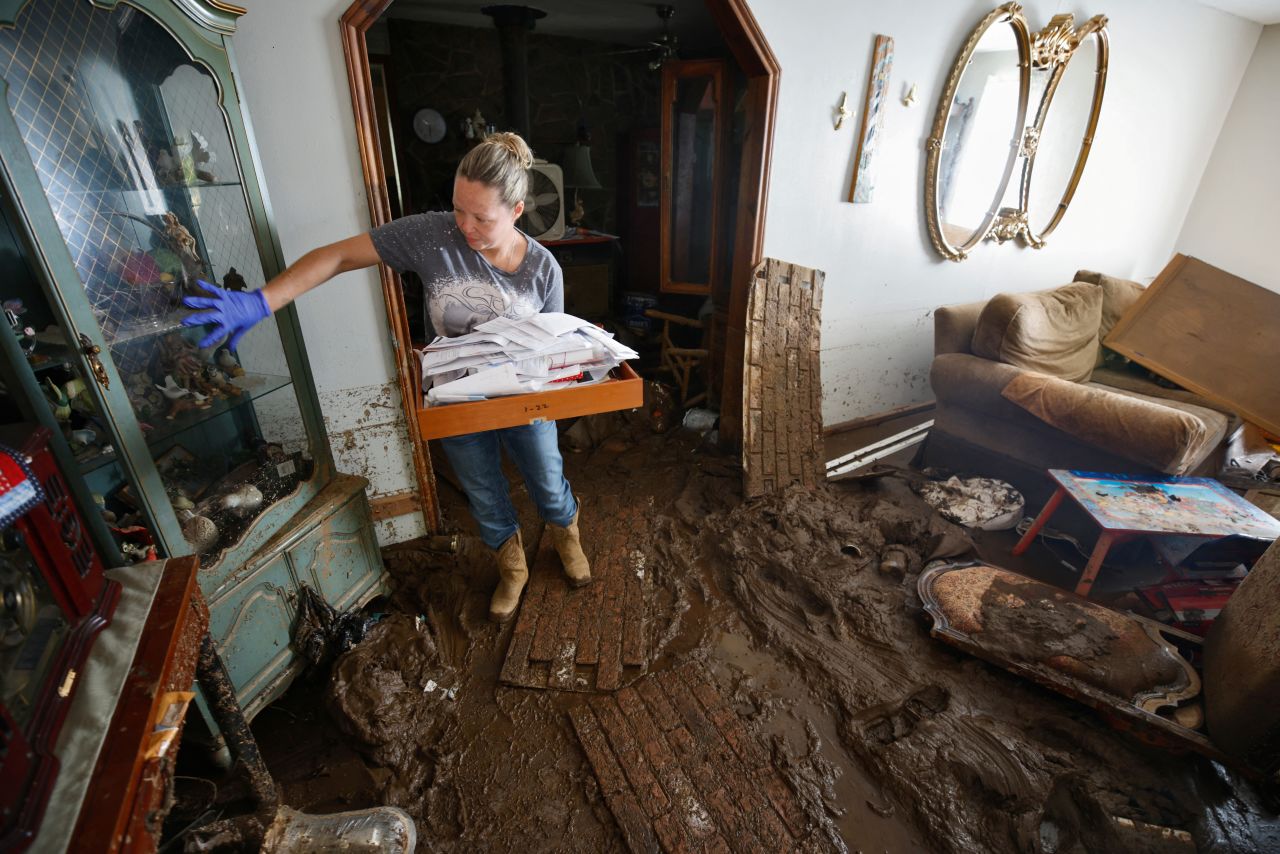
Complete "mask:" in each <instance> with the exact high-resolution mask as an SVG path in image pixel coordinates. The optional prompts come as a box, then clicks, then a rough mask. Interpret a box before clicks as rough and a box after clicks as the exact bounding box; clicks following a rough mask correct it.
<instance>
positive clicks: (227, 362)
mask: <svg viewBox="0 0 1280 854" xmlns="http://www.w3.org/2000/svg"><path fill="white" fill-rule="evenodd" d="M217 360H218V367H220V368H222V370H224V371H226V372H227V376H229V377H242V376H244V368H242V367H240V363H239V362H238V361H237V360H236V357H235V356H234V355H233V354H232V352H231V350H230V349H228V348H226V347H224V348H222V349H221V350H219V351H218V355H217Z"/></svg>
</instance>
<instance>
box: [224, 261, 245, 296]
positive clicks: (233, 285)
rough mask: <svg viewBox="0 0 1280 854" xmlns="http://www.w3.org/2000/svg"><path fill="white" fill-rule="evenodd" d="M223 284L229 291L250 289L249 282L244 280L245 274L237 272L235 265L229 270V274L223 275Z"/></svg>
mask: <svg viewBox="0 0 1280 854" xmlns="http://www.w3.org/2000/svg"><path fill="white" fill-rule="evenodd" d="M222 286H223V287H224V288H226V289H227V290H229V291H245V290H248V289H249V283H248V282H246V281H245V280H244V276H242V275H240V274H239V273H237V272H236V268H235V267H232V268H231V269H230V270H227V274H226V275H225V276H223V277H222Z"/></svg>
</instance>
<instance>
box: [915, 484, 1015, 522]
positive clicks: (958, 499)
mask: <svg viewBox="0 0 1280 854" xmlns="http://www.w3.org/2000/svg"><path fill="white" fill-rule="evenodd" d="M916 492H917V494H919V496H920V497H921V498H923V499H924V500H925V502H927V503H928V504H929V506H931V507H933V508H934V509H935V510H937V511H938V512H939V513H941V514H942V518H944V519H946V520H947V521H949V522H955V523H956V524H957V525H963V526H965V527H966V528H981V529H982V530H984V531H1006V530H1008V529H1009V528H1012V527H1013V526H1015V525H1017V524H1018V522H1019V521H1021V520H1022V513H1023V509H1024V508H1025V506H1026V502H1025V501H1024V500H1023V498H1022V493H1020V492H1018V490H1016V489H1014V488H1013V486H1012V484H1008V483H1005V482H1004V481H1003V480H994V479H992V478H989V477H966V478H959V477H949V478H947V479H946V480H942V481H937V480H926V481H920V482H919V483H917V484H916Z"/></svg>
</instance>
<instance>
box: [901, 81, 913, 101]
mask: <svg viewBox="0 0 1280 854" xmlns="http://www.w3.org/2000/svg"><path fill="white" fill-rule="evenodd" d="M902 85H903V88H905V87H906V85H907V84H905V83H903V84H902ZM915 102H916V84H914V83H912V84H911V88H910V89H907V93H906V94H905V95H903V96H902V106H904V107H910V106H911V105H912V104H914V103H915Z"/></svg>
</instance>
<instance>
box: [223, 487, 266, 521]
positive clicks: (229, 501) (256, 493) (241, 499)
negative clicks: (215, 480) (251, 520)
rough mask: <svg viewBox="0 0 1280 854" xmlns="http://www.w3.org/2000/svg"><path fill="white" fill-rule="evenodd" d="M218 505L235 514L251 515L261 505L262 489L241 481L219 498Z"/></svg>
mask: <svg viewBox="0 0 1280 854" xmlns="http://www.w3.org/2000/svg"><path fill="white" fill-rule="evenodd" d="M218 506H219V507H221V508H222V509H223V510H226V511H227V512H228V513H231V514H233V515H236V516H241V517H244V516H249V515H252V514H253V513H254V512H255V511H256V510H257V509H258V508H259V507H261V506H262V490H260V489H258V487H256V486H254V485H253V484H252V483H242V484H241V485H240V486H238V487H236V488H235V489H234V490H232V491H231V492H228V493H227V494H226V495H223V496H222V497H221V498H219V499H218Z"/></svg>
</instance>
